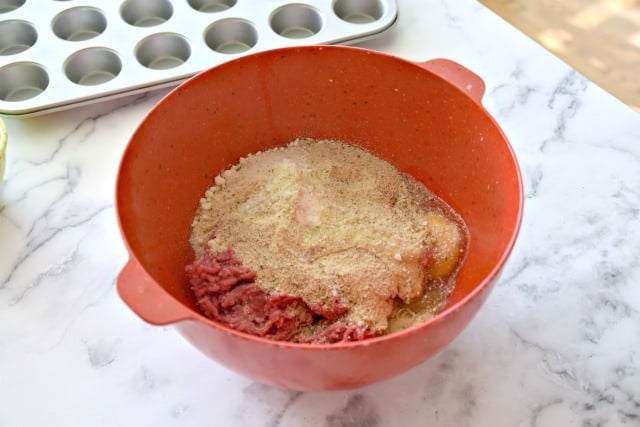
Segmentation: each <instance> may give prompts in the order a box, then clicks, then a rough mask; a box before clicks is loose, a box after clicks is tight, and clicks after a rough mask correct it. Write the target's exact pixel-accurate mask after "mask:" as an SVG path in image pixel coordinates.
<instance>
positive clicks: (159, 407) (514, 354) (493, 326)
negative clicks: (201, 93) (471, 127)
mask: <svg viewBox="0 0 640 427" xmlns="http://www.w3.org/2000/svg"><path fill="white" fill-rule="evenodd" d="M399 6H400V9H399V15H400V18H399V21H398V24H397V26H396V27H395V28H394V29H393V30H392V31H391V32H389V33H388V34H387V35H386V36H385V37H383V38H381V39H378V40H375V41H369V42H367V43H366V44H364V46H367V47H370V48H373V49H379V50H383V51H386V52H390V53H393V54H397V55H399V56H402V57H405V58H408V59H412V60H425V59H429V58H433V57H439V56H442V57H448V58H451V59H453V60H456V61H459V62H461V63H462V64H464V65H466V66H467V67H469V68H470V69H472V70H475V71H476V72H477V73H478V74H479V75H481V76H482V77H483V78H484V79H485V81H486V84H487V92H486V95H485V98H484V104H485V105H486V107H487V109H488V110H489V111H490V112H491V113H492V114H493V115H494V116H495V117H496V119H497V120H498V122H499V123H500V124H501V126H502V128H503V129H504V131H505V133H506V134H507V135H508V137H509V138H510V140H511V142H512V143H513V146H514V149H515V151H516V154H517V156H518V158H519V160H520V162H521V166H522V171H523V175H524V181H525V191H526V194H527V198H526V202H525V216H524V221H523V227H522V232H521V234H520V238H519V241H518V243H517V245H516V248H515V251H514V253H513V256H512V257H511V259H510V261H509V263H508V265H507V268H506V271H505V272H504V275H503V276H502V279H501V280H500V282H499V283H498V284H497V286H496V288H495V290H494V292H493V293H492V294H491V296H490V298H489V300H488V302H487V304H486V306H485V307H484V309H483V310H481V312H480V313H479V315H478V316H477V317H476V318H475V319H474V321H473V322H472V324H471V325H470V326H469V327H468V328H467V329H466V330H465V331H464V332H463V334H462V335H461V336H459V337H458V338H457V339H456V340H455V341H454V342H453V343H452V344H451V345H450V346H449V347H448V348H447V349H446V350H444V351H443V352H442V353H440V354H439V355H437V356H436V357H434V358H432V359H431V360H429V361H427V362H425V363H423V364H422V365H420V366H419V367H417V368H415V369H414V370H412V371H411V372H409V373H407V374H405V375H402V376H399V377H396V378H394V379H391V380H388V381H385V382H382V383H379V384H376V385H373V386H369V387H365V388H362V389H359V390H353V391H344V392H331V393H294V392H286V391H281V390H277V389H273V388H270V387H267V386H263V385H260V384H256V383H253V382H251V381H249V380H247V379H245V378H243V377H241V376H239V375H237V374H235V373H233V372H230V371H228V370H226V369H224V368H222V367H220V366H219V365H217V364H216V363H214V362H212V361H210V360H208V359H206V358H205V357H204V356H202V355H201V354H200V353H198V352H197V351H196V350H195V349H193V348H192V347H191V346H190V345H189V344H188V343H187V342H186V341H185V340H183V339H182V338H181V337H180V336H179V335H178V334H177V332H175V331H174V330H173V329H172V328H158V327H151V326H148V325H146V324H144V323H143V322H142V321H141V320H139V319H138V318H137V317H136V316H135V315H134V314H133V313H132V312H131V311H130V310H129V309H128V308H127V307H125V306H124V304H123V303H122V302H121V301H120V299H119V298H118V296H117V295H116V293H115V290H114V279H115V277H116V275H117V274H118V271H119V269H120V268H121V267H122V265H123V263H124V262H125V250H124V248H123V245H122V243H121V240H120V236H119V232H118V229H117V226H116V221H115V213H114V208H113V189H114V179H115V175H116V169H117V166H118V161H119V157H120V154H121V153H122V150H123V148H124V146H125V144H126V143H127V139H128V137H129V135H130V134H131V133H132V131H133V129H134V128H135V126H136V124H137V123H138V122H139V121H140V120H141V119H142V117H143V116H144V114H145V113H146V112H147V111H148V110H149V109H150V108H151V106H152V105H153V104H154V103H155V102H157V101H158V99H159V97H160V96H161V95H162V94H163V93H155V94H152V95H147V96H142V97H138V98H127V99H123V100H119V101H110V102H108V103H103V104H98V105H95V106H92V107H87V108H82V109H76V110H71V111H68V112H64V113H56V114H53V115H49V116H43V117H38V118H34V119H28V120H23V121H18V120H7V125H8V129H9V140H10V145H9V149H8V167H7V176H6V181H5V182H4V183H3V184H2V187H1V188H0V426H40V425H65V426H85V425H92V426H96V425H105V426H112V425H123V426H128V425H136V426H160V425H162V426H173V425H175V426H201V425H219V426H270V427H276V426H330V427H334V426H398V427H400V426H486V427H490V426H523V427H524V426H527V427H529V426H535V427H555V426H596V425H597V426H618V425H624V426H637V425H640V286H638V283H640V243H639V242H640V226H639V225H638V223H639V222H638V220H639V216H640V145H638V140H639V139H640V116H638V115H637V114H636V113H634V112H633V111H632V110H630V109H628V108H627V107H625V106H624V105H622V104H621V103H619V102H618V101H616V100H615V99H614V98H612V97H611V96H609V95H608V94H606V93H605V92H603V91H602V90H601V89H599V88H597V87H596V86H595V85H593V84H591V83H589V82H588V81H586V80H585V79H584V78H582V77H581V76H580V75H578V74H577V73H576V72H575V71H573V70H571V69H570V68H569V67H567V66H566V65H565V64H563V63H562V62H561V61H559V60H558V59H556V58H555V57H553V56H552V55H550V54H548V53H546V52H545V51H544V50H543V49H542V48H540V47H539V46H537V45H536V44H534V43H533V42H531V41H529V40H528V39H527V38H525V37H524V36H523V35H521V34H520V33H518V32H517V31H516V30H515V29H513V28H512V27H510V26H509V25H507V24H506V23H504V22H503V21H502V20H500V19H499V18H497V17H496V16H495V15H493V14H492V13H491V12H490V11H488V10H487V9H485V8H484V7H482V6H480V5H479V4H477V3H475V2H473V1H471V0H466V1H455V2H453V1H446V0H402V1H401V2H400V5H399Z"/></svg>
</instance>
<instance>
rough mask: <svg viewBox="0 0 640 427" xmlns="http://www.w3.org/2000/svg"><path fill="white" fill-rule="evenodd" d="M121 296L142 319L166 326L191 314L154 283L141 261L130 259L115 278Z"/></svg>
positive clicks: (187, 317) (189, 316) (185, 318)
mask: <svg viewBox="0 0 640 427" xmlns="http://www.w3.org/2000/svg"><path fill="white" fill-rule="evenodd" d="M116 288H117V290H118V294H119V295H120V298H122V300H123V301H124V302H125V304H127V305H128V306H129V307H130V308H131V310H133V311H134V312H135V313H136V314H137V315H138V316H140V317H141V318H142V320H144V321H146V322H148V323H151V324H152V325H168V324H170V323H175V322H179V321H181V320H187V319H189V318H191V317H192V315H191V314H190V310H189V309H188V308H187V307H185V306H183V305H182V304H181V303H180V302H178V301H176V300H175V299H174V298H173V297H172V296H171V295H169V293H167V292H166V291H165V290H164V289H162V288H161V287H160V286H159V285H158V284H157V283H156V282H154V281H153V280H152V279H151V278H150V277H149V275H148V274H147V272H146V271H144V269H143V268H142V266H140V264H139V263H138V262H137V261H135V260H132V259H129V261H128V262H127V264H126V265H125V266H124V267H123V268H122V271H120V274H119V275H118V279H117V281H116Z"/></svg>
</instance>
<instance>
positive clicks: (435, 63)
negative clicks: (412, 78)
mask: <svg viewBox="0 0 640 427" xmlns="http://www.w3.org/2000/svg"><path fill="white" fill-rule="evenodd" d="M416 64H417V65H419V66H421V67H422V68H425V69H427V70H429V71H431V72H432V73H434V74H436V75H438V76H440V77H442V78H443V79H445V80H447V81H448V82H451V83H452V84H454V85H455V86H457V87H458V88H460V89H461V90H462V91H463V92H464V93H466V94H468V95H469V96H470V97H471V98H472V99H473V100H475V101H476V102H478V103H479V102H481V101H482V96H483V95H484V89H485V85H484V81H483V80H482V79H481V78H480V77H479V76H478V75H477V74H476V73H474V72H473V71H471V70H469V69H468V68H465V67H463V66H462V65H460V64H458V63H457V62H454V61H451V60H449V59H443V58H437V59H431V60H429V61H425V62H416Z"/></svg>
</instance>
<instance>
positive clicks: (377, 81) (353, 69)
mask: <svg viewBox="0 0 640 427" xmlns="http://www.w3.org/2000/svg"><path fill="white" fill-rule="evenodd" d="M483 92H484V83H483V82H482V80H481V79H480V78H479V77H478V76H476V75H475V74H473V73H472V72H470V71H469V70H467V69H465V68H464V67H462V66H461V65H459V64H456V63H454V62H452V61H449V60H445V59H435V60H431V61H427V62H424V63H414V62H409V61H406V60H403V59H400V58H397V57H394V56H390V55H387V54H383V53H377V52H373V51H370V50H365V49H360V48H354V47H343V46H310V47H294V48H285V49H278V50H271V51H266V52H262V53H257V54H253V55H249V56H245V57H242V58H238V59H235V60H233V61H230V62H227V63H225V64H223V65H220V66H217V67H215V68H212V69H210V70H208V71H205V72H203V73H201V74H199V75H197V76H195V77H193V78H192V79H190V80H188V81H186V82H185V83H183V84H182V85H180V86H179V87H177V88H176V89H175V90H173V91H172V92H171V93H169V94H168V95H167V96H166V97H165V98H164V99H162V100H161V101H160V102H159V103H158V105H157V106H155V108H153V110H151V112H149V114H148V115H147V116H146V117H145V118H144V120H143V121H142V123H141V124H140V126H139V127H138V128H137V130H136V131H135V133H134V134H133V136H132V137H131V140H130V141H129V144H128V146H127V148H126V150H125V152H124V155H123V158H122V163H121V165H120V170H119V174H118V179H117V189H116V190H117V192H116V208H117V215H118V220H119V223H120V229H121V232H122V236H123V239H124V242H125V244H126V247H127V249H128V252H129V256H130V257H129V261H128V263H127V264H126V266H125V267H124V268H123V269H122V271H121V273H120V275H119V277H118V281H117V289H118V292H119V294H120V296H121V298H122V299H123V300H124V302H125V303H126V304H127V305H128V306H129V307H131V309H132V310H133V311H134V312H135V313H137V314H138V315H139V316H140V317H141V318H142V319H144V320H145V321H147V322H149V323H151V324H154V325H168V324H172V325H174V326H175V328H176V329H177V330H178V331H179V332H180V333H181V334H183V335H184V336H185V337H186V338H187V340H189V341H190V342H191V343H193V345H195V347H197V348H198V349H199V350H201V351H202V352H203V353H204V354H206V355H207V356H209V357H211V358H212V359H214V360H215V361H217V362H219V363H221V364H223V365H224V366H226V367H228V368H230V369H233V370H235V371H237V372H239V373H242V374H244V375H246V376H248V377H250V378H253V379H254V380H256V381H260V382H263V383H268V384H272V385H275V386H279V387H285V388H290V389H297V390H329V389H344V388H352V387H357V386H362V385H365V384H369V383H373V382H376V381H379V380H382V379H385V378H388V377H391V376H393V375H396V374H399V373H401V372H404V371H406V370H408V369H409V368H411V367H413V366H416V365H418V364H419V363H421V362H423V361H425V360H426V359H427V358H429V357H430V356H432V355H433V354H435V353H436V352H438V351H439V350H441V349H442V348H443V347H444V346H446V345H447V344H448V343H449V342H450V341H451V340H453V339H454V338H455V337H456V336H457V335H458V334H459V333H460V332H461V331H462V330H463V328H464V327H465V326H466V325H467V324H468V323H469V322H470V321H471V319H472V318H473V316H474V315H475V314H476V312H477V311H478V309H479V308H480V306H481V305H482V304H483V303H484V301H485V300H486V298H487V295H488V294H489V291H490V289H491V288H492V285H493V284H494V283H495V281H496V279H497V277H498V275H499V273H500V271H501V269H502V268H503V266H504V264H505V262H506V260H507V257H508V256H509V254H510V252H511V250H512V248H513V245H514V242H515V240H516V236H517V234H518V230H519V227H520V221H521V216H522V206H523V193H522V183H521V177H520V171H519V169H518V164H517V161H516V158H515V156H514V153H513V151H512V149H511V147H510V145H509V142H508V141H507V139H506V137H505V135H504V134H503V133H502V131H501V130H500V128H499V127H498V125H497V124H496V122H495V121H494V120H493V119H492V117H491V116H490V115H489V114H488V112H487V111H486V110H485V109H484V108H483V107H482V105H481V104H480V100H481V98H482V95H483ZM299 137H311V138H328V139H338V140H341V141H344V142H349V143H352V144H355V145H358V146H361V147H364V148H365V149H367V150H369V151H371V152H372V153H374V154H376V155H377V156H379V157H381V158H383V159H386V160H387V161H389V162H391V163H392V164H394V165H395V166H397V167H398V168H399V169H400V170H401V171H404V172H408V173H410V174H411V175H413V176H414V177H415V178H417V179H418V180H420V181H422V182H423V183H424V184H426V186H427V187H428V188H430V189H431V190H432V191H434V192H435V193H436V194H438V195H439V196H440V197H441V198H442V199H444V200H445V201H446V202H447V203H448V204H449V205H451V206H452V207H453V208H454V209H455V210H456V211H457V212H458V213H460V214H461V216H462V217H463V218H464V220H465V222H466V224H467V226H468V227H469V232H470V241H469V245H468V255H467V258H466V261H465V263H464V265H463V267H462V269H461V271H460V273H459V275H458V278H457V282H456V286H455V290H454V291H453V293H452V294H451V296H450V298H449V301H448V304H447V306H446V308H445V309H444V311H442V312H441V313H440V314H439V315H437V316H436V317H435V318H433V319H431V320H429V321H427V322H425V323H423V324H420V325H416V326H414V327H411V328H409V329H406V330H403V331H400V332H397V333H393V334H389V335H385V336H382V337H379V338H373V339H368V340H365V341H360V342H353V343H344V344H330V345H320V344H293V343H288V342H274V341H270V340H267V339H263V338H259V337H255V336H251V335H247V334H244V333H241V332H237V331H235V330H232V329H230V328H228V327H225V326H223V325H221V324H218V323H215V322H213V321H211V320H209V319H207V318H205V317H204V316H203V315H201V314H200V312H199V311H198V309H197V307H196V305H195V302H194V299H193V297H192V295H191V293H190V291H189V287H188V283H187V279H186V276H185V272H184V267H185V265H186V264H188V263H189V262H191V261H192V260H193V252H192V250H191V247H190V246H189V242H188V240H189V233H190V224H191V221H192V219H193V216H194V213H195V210H196V208H197V206H198V201H199V199H200V197H201V196H202V195H203V193H204V191H205V190H206V189H207V188H208V187H209V186H210V185H212V183H213V179H214V177H215V176H216V175H217V174H218V173H219V172H220V171H221V170H223V169H225V168H227V167H229V166H230V165H232V164H234V163H236V162H237V161H238V160H239V159H240V157H242V156H245V155H247V154H249V153H253V152H256V151H259V150H264V149H268V148H270V147H274V146H280V145H285V144H286V143H288V142H290V141H292V140H294V139H296V138H299Z"/></svg>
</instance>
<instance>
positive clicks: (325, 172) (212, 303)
mask: <svg viewBox="0 0 640 427" xmlns="http://www.w3.org/2000/svg"><path fill="white" fill-rule="evenodd" d="M466 235H467V231H466V228H465V227H464V224H463V222H462V220H461V219H460V218H459V217H458V216H457V215H456V214H455V213H454V212H453V211H452V210H451V209H450V208H449V207H448V206H447V205H445V204H444V202H442V201H441V200H440V199H439V198H437V197H436V196H434V195H433V194H431V193H430V192H429V191H428V190H427V189H426V188H425V187H424V186H423V185H422V184H420V183H418V182H417V181H415V180H414V179H412V178H411V177H409V176H407V175H405V174H402V173H400V172H399V171H398V170H397V169H396V168H394V167H393V166H392V165H390V164H389V163H387V162H385V161H383V160H382V159H380V158H378V157H376V156H374V155H372V154H371V153H369V152H367V151H365V150H363V149H361V148H358V147H355V146H353V145H350V144H346V143H343V142H339V141H332V140H313V139H299V140H296V141H293V142H292V143H290V144H288V145H287V146H286V147H280V148H274V149H271V150H267V151H263V152H259V153H256V154H252V155H249V156H247V157H246V158H242V159H241V160H240V162H239V163H238V164H236V165H234V166H232V167H230V168H229V169H227V170H225V171H224V172H222V173H221V174H220V175H218V176H217V177H216V179H215V184H214V185H213V186H212V187H211V188H209V189H208V190H207V191H206V194H205V195H204V197H203V198H202V199H201V201H200V205H199V207H198V209H197V212H196V215H195V218H194V220H193V223H192V230H191V238H190V243H191V245H192V247H193V249H194V251H195V255H196V259H195V261H194V262H193V263H192V264H190V265H188V266H187V267H186V272H187V275H188V277H189V281H190V284H191V288H192V290H193V292H194V295H195V297H196V301H197V303H198V306H199V307H200V309H201V310H202V312H203V313H204V314H205V315H206V316H208V317H210V318H211V319H213V320H216V321H219V322H221V323H223V324H225V325H227V326H229V327H231V328H234V329H237V330H239V331H243V332H247V333H250V334H254V335H258V336H263V337H266V338H271V339H275V340H286V341H293V342H307V343H334V342H344V341H357V340H362V339H365V338H369V337H374V336H379V335H382V334H385V333H389V332H393V331H396V330H399V329H403V328H406V327H409V326H411V325H413V324H415V323H416V322H421V321H424V320H426V319H428V318H429V317H431V316H433V315H435V314H436V313H437V312H438V311H439V310H441V309H442V307H443V305H444V304H445V303H446V298H447V296H448V295H449V293H450V292H451V290H452V287H453V282H454V277H455V273H456V272H457V269H458V268H459V266H460V264H461V262H462V259H463V256H464V251H465V245H466V240H467V239H466Z"/></svg>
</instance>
